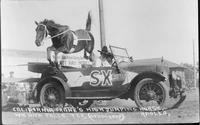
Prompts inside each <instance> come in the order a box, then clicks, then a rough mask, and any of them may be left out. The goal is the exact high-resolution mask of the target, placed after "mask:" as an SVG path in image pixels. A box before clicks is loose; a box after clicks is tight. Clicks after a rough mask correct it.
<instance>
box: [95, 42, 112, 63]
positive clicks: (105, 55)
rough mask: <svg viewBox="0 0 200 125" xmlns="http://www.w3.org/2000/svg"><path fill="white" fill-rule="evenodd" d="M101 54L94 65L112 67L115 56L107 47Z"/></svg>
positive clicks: (103, 48)
mask: <svg viewBox="0 0 200 125" xmlns="http://www.w3.org/2000/svg"><path fill="white" fill-rule="evenodd" d="M99 52H100V55H101V56H100V57H99V58H96V59H95V62H94V65H95V67H102V66H111V65H112V59H113V55H112V53H110V52H108V48H107V46H103V47H102V50H101V51H99Z"/></svg>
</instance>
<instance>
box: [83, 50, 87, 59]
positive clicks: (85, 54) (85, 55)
mask: <svg viewBox="0 0 200 125" xmlns="http://www.w3.org/2000/svg"><path fill="white" fill-rule="evenodd" d="M84 58H85V59H88V56H87V52H86V50H85V49H84Z"/></svg>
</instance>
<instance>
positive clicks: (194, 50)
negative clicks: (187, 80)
mask: <svg viewBox="0 0 200 125" xmlns="http://www.w3.org/2000/svg"><path fill="white" fill-rule="evenodd" d="M193 66H194V69H193V70H194V87H195V88H196V86H197V85H196V68H195V46H194V39H193Z"/></svg>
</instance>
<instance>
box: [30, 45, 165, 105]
mask: <svg viewBox="0 0 200 125" xmlns="http://www.w3.org/2000/svg"><path fill="white" fill-rule="evenodd" d="M110 51H111V53H112V54H113V55H114V59H113V60H114V61H113V62H114V63H113V65H112V66H110V67H92V66H91V67H87V68H74V67H69V66H63V67H61V68H60V69H58V68H56V67H52V66H50V65H49V64H46V63H33V62H32V63H29V67H28V68H29V71H32V72H37V73H42V75H41V78H40V79H39V80H38V83H37V85H36V86H35V87H34V91H33V98H34V100H35V102H40V103H41V105H42V106H45V105H46V106H49V107H55V106H58V105H60V104H61V105H63V104H64V103H69V104H72V105H73V106H78V107H82V108H87V107H89V106H90V105H91V104H92V103H93V101H94V100H111V99H114V98H121V99H129V98H130V99H132V100H134V101H135V102H136V104H137V106H138V107H145V105H144V104H143V101H142V100H145V102H149V101H152V100H153V101H154V102H156V103H157V104H156V105H158V106H164V105H165V102H166V99H167V96H168V93H169V87H167V85H166V84H167V83H166V80H167V78H166V77H165V76H164V75H163V74H162V73H160V72H158V71H155V68H156V67H155V65H148V66H146V67H144V66H143V67H141V66H134V61H133V60H132V58H131V57H129V55H128V52H127V50H126V49H125V48H120V47H115V46H110ZM141 69H143V70H141ZM156 69H158V68H156ZM149 86H150V88H151V87H152V88H153V89H155V90H151V89H150V90H144V89H147V88H148V87H149ZM156 91H158V92H156Z"/></svg>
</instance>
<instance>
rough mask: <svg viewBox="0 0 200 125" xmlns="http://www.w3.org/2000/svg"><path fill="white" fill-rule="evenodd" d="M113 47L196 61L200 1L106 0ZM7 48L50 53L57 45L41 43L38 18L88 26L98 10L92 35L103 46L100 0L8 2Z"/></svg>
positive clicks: (137, 53)
mask: <svg viewBox="0 0 200 125" xmlns="http://www.w3.org/2000/svg"><path fill="white" fill-rule="evenodd" d="M103 2H104V3H103V5H104V18H105V29H106V31H105V33H106V42H107V45H115V46H120V47H124V48H127V50H128V52H129V55H132V56H133V58H134V59H145V58H158V57H162V56H163V57H164V58H165V59H167V60H170V61H173V62H176V63H181V62H186V63H191V64H192V63H193V45H192V40H193V39H194V41H195V49H196V60H197V57H198V55H197V54H198V52H197V51H198V10H197V0H106V1H105V0H104V1H103ZM1 5H2V7H1V9H2V11H1V12H2V18H1V19H2V21H1V22H2V23H1V25H2V26H1V28H2V29H1V32H2V40H1V41H2V43H1V46H2V48H3V49H5V48H7V49H8V48H9V49H22V50H37V51H46V48H47V47H48V46H50V45H51V41H47V42H46V43H45V44H44V46H42V47H37V46H36V45H35V43H34V41H35V35H36V33H35V28H36V25H35V23H34V21H35V20H36V21H41V20H43V19H45V18H47V19H53V20H54V21H55V22H57V23H59V24H65V25H69V26H70V28H71V29H73V30H76V29H79V28H85V23H86V18H87V13H88V11H89V10H91V11H92V19H93V20H92V21H93V24H92V31H91V32H92V33H93V34H94V37H95V40H96V43H95V50H94V51H97V50H98V49H100V40H99V38H100V37H99V16H98V1H97V0H27V1H25V0H2V4H1Z"/></svg>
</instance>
